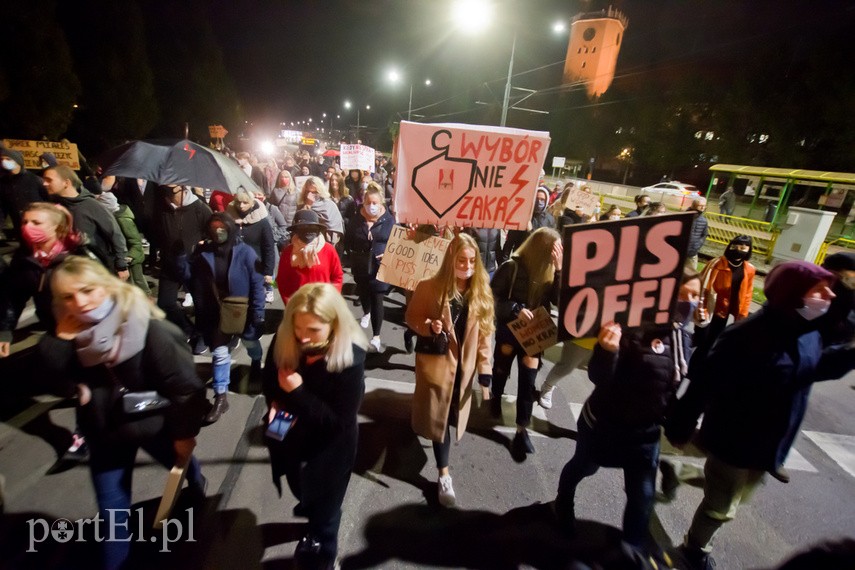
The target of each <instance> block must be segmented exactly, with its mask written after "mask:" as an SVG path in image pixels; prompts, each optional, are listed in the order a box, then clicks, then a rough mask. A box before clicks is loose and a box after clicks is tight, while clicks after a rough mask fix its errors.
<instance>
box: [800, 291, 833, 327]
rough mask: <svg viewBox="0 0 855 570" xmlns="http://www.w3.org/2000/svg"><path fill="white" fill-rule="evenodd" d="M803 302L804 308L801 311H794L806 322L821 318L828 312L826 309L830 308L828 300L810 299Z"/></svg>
mask: <svg viewBox="0 0 855 570" xmlns="http://www.w3.org/2000/svg"><path fill="white" fill-rule="evenodd" d="M803 301H804V304H805V306H804V307H802V308H801V309H796V312H797V313H798V314H800V315H801V316H802V317H803V318H804V319H805V320H807V321H812V320H814V319H817V318H819V317H821V316H822V315H824V314H825V313H827V312H828V308H829V307H830V306H831V301H830V300H828V299H818V298H816V297H811V298H809V299H804V300H803Z"/></svg>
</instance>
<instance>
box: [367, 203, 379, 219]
mask: <svg viewBox="0 0 855 570" xmlns="http://www.w3.org/2000/svg"><path fill="white" fill-rule="evenodd" d="M366 210H368V213H369V214H371V215H372V216H376V215H377V214H379V213H380V206H378V205H377V204H369V205H368V207H367V208H366Z"/></svg>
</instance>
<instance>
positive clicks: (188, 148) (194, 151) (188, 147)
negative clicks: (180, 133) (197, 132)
mask: <svg viewBox="0 0 855 570" xmlns="http://www.w3.org/2000/svg"><path fill="white" fill-rule="evenodd" d="M184 150H186V151H187V152H189V153H190V158H189V160H193V155H194V154H196V149H195V148H190V144H189V143H185V144H184Z"/></svg>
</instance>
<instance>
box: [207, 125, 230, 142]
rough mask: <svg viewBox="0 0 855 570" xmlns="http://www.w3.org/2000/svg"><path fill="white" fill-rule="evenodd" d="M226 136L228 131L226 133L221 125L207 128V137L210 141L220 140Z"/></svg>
mask: <svg viewBox="0 0 855 570" xmlns="http://www.w3.org/2000/svg"><path fill="white" fill-rule="evenodd" d="M227 134H229V131H227V130H226V128H225V127H224V126H223V125H210V126H209V127H208V135H209V136H210V137H211V138H212V139H221V138H224V137H225V136H226V135H227Z"/></svg>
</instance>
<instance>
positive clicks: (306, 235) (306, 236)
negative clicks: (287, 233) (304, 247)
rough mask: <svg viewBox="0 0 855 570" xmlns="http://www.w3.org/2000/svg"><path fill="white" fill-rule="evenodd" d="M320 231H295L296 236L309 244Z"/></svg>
mask: <svg viewBox="0 0 855 570" xmlns="http://www.w3.org/2000/svg"><path fill="white" fill-rule="evenodd" d="M319 235H320V232H297V237H298V238H300V241H302V242H303V243H305V244H310V243H312V242H313V241H315V240H316V239H317V237H318V236H319Z"/></svg>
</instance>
